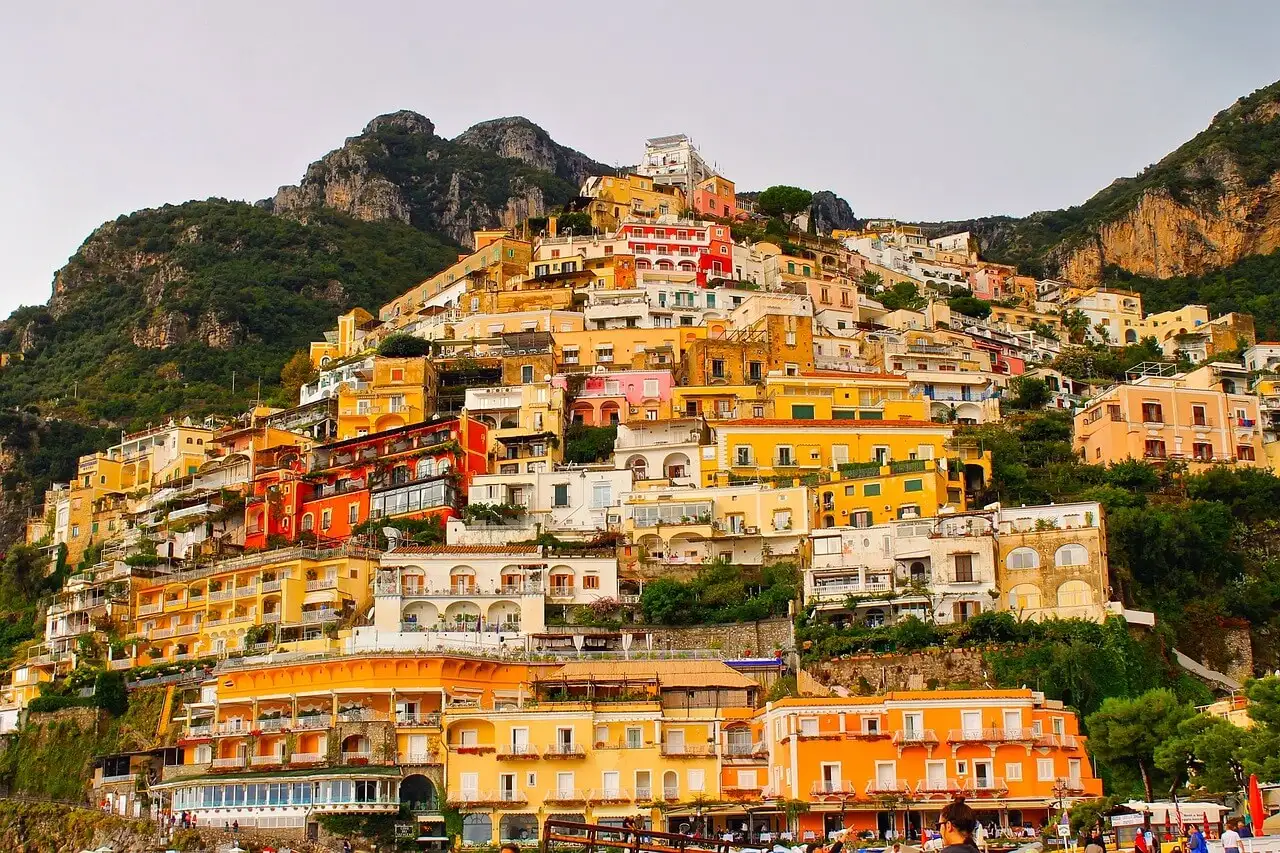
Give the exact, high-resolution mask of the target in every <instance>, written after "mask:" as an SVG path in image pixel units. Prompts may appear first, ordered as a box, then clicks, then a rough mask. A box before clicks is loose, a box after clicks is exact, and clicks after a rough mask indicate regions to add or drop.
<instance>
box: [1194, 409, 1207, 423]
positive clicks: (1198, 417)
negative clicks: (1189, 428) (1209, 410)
mask: <svg viewBox="0 0 1280 853" xmlns="http://www.w3.org/2000/svg"><path fill="white" fill-rule="evenodd" d="M1191 423H1192V425H1194V426H1208V425H1209V420H1208V418H1207V417H1206V416H1205V408H1204V406H1192V407H1191Z"/></svg>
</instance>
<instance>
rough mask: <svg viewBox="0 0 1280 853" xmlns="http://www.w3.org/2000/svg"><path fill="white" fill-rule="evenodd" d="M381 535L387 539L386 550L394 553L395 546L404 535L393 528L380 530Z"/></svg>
mask: <svg viewBox="0 0 1280 853" xmlns="http://www.w3.org/2000/svg"><path fill="white" fill-rule="evenodd" d="M382 535H383V536H385V537H387V549H388V550H391V551H394V550H395V549H396V545H397V544H398V543H399V542H400V540H401V539H403V538H404V534H403V533H401V532H400V530H399V529H398V528H395V527H384V528H382Z"/></svg>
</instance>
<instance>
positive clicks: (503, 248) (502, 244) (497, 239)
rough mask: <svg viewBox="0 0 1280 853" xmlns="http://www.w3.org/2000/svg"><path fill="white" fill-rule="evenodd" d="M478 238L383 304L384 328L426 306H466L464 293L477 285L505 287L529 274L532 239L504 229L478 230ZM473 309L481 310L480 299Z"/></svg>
mask: <svg viewBox="0 0 1280 853" xmlns="http://www.w3.org/2000/svg"><path fill="white" fill-rule="evenodd" d="M474 242H475V247H476V248H475V250H474V251H473V252H471V253H470V254H468V255H464V256H463V257H461V258H459V260H458V262H457V263H455V264H453V265H452V266H450V267H449V268H447V269H444V270H442V271H440V272H438V273H436V274H435V275H433V276H432V277H431V278H429V279H427V280H426V281H424V282H422V283H421V284H418V285H416V286H414V287H413V288H411V289H410V290H408V291H407V292H405V293H404V294H402V295H401V296H399V297H397V298H395V299H393V300H392V301H391V302H388V303H387V304H386V305H383V306H382V308H380V309H379V310H378V320H380V321H381V323H382V324H383V328H384V329H398V328H400V327H402V326H405V325H407V324H408V323H410V322H411V321H413V320H415V319H417V318H418V317H419V316H420V312H421V311H423V310H429V309H432V308H436V307H443V308H462V307H464V305H463V301H462V294H463V293H465V292H466V290H469V289H471V288H472V287H473V286H479V288H480V289H482V290H483V289H484V287H485V286H487V285H490V284H492V285H493V286H494V287H497V288H501V287H502V286H503V285H505V284H506V283H507V281H508V280H510V279H513V278H523V277H525V276H526V275H528V272H529V261H530V259H531V257H532V253H533V245H532V244H531V243H529V242H528V241H526V240H517V239H515V238H513V237H511V236H509V235H508V234H507V233H506V232H502V231H477V232H475V234H474ZM442 296H443V297H446V298H445V300H444V302H443V303H441V302H440V297H442ZM477 299H478V298H477ZM471 310H472V311H477V310H479V304H478V301H477V304H476V307H474V308H472V309H471Z"/></svg>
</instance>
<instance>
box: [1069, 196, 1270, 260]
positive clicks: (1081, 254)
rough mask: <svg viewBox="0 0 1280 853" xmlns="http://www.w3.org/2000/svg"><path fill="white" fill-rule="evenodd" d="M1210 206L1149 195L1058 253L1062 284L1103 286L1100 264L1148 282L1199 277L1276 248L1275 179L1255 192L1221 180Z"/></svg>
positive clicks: (1142, 197)
mask: <svg viewBox="0 0 1280 853" xmlns="http://www.w3.org/2000/svg"><path fill="white" fill-rule="evenodd" d="M1227 181H1228V183H1227V184H1226V187H1227V188H1226V191H1225V192H1224V193H1223V194H1222V196H1221V197H1220V198H1219V199H1218V200H1217V201H1216V203H1215V204H1196V203H1190V204H1188V203H1184V202H1179V201H1178V200H1176V199H1175V198H1174V197H1173V196H1172V195H1171V194H1170V193H1169V191H1168V190H1165V189H1156V190H1149V191H1147V192H1145V193H1143V194H1142V196H1141V198H1140V199H1139V200H1138V202H1137V204H1136V205H1135V206H1134V207H1133V209H1132V210H1130V211H1129V212H1128V213H1127V214H1125V215H1124V216H1122V217H1120V218H1119V219H1117V220H1115V221H1113V222H1108V223H1105V224H1104V225H1102V226H1100V227H1099V228H1098V230H1097V231H1096V232H1095V233H1094V234H1093V235H1091V237H1090V239H1088V240H1087V241H1086V242H1085V243H1084V245H1082V246H1079V247H1074V248H1067V249H1063V250H1060V251H1058V252H1056V253H1054V254H1053V255H1051V258H1052V260H1053V266H1054V267H1056V269H1057V270H1058V272H1059V274H1060V275H1061V276H1062V277H1064V278H1066V279H1067V280H1068V281H1073V282H1078V283H1096V282H1100V281H1102V278H1103V271H1104V269H1105V268H1106V267H1108V266H1111V267H1119V268H1120V269H1123V270H1126V271H1127V272H1130V273H1134V274H1135V275H1141V276H1147V277H1150V278H1172V277H1174V276H1188V275H1191V276H1198V275H1204V274H1205V273H1207V272H1210V271H1211V270H1214V269H1218V268H1220V267H1224V266H1228V265H1230V264H1233V263H1235V262H1236V261H1239V260H1241V259H1242V258H1244V257H1246V256H1248V255H1257V254H1268V253H1270V252H1272V251H1274V250H1275V249H1276V248H1278V247H1280V175H1273V176H1272V177H1271V179H1270V180H1268V181H1267V182H1266V184H1264V185H1263V186H1260V187H1250V186H1248V185H1246V184H1244V182H1242V181H1240V180H1238V179H1235V178H1233V177H1229V178H1227Z"/></svg>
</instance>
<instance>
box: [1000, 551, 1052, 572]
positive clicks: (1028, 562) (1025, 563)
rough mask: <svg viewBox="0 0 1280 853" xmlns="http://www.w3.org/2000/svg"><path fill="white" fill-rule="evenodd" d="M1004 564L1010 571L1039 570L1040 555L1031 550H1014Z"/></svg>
mask: <svg viewBox="0 0 1280 853" xmlns="http://www.w3.org/2000/svg"><path fill="white" fill-rule="evenodd" d="M1004 564H1005V565H1006V566H1007V567H1009V568H1010V569H1038V568H1040V555H1039V554H1038V553H1036V552H1035V551H1034V550H1033V549H1031V548H1014V549H1013V550H1012V551H1010V552H1009V556H1008V557H1006V558H1005V561H1004ZM1059 565H1061V564H1059Z"/></svg>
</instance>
